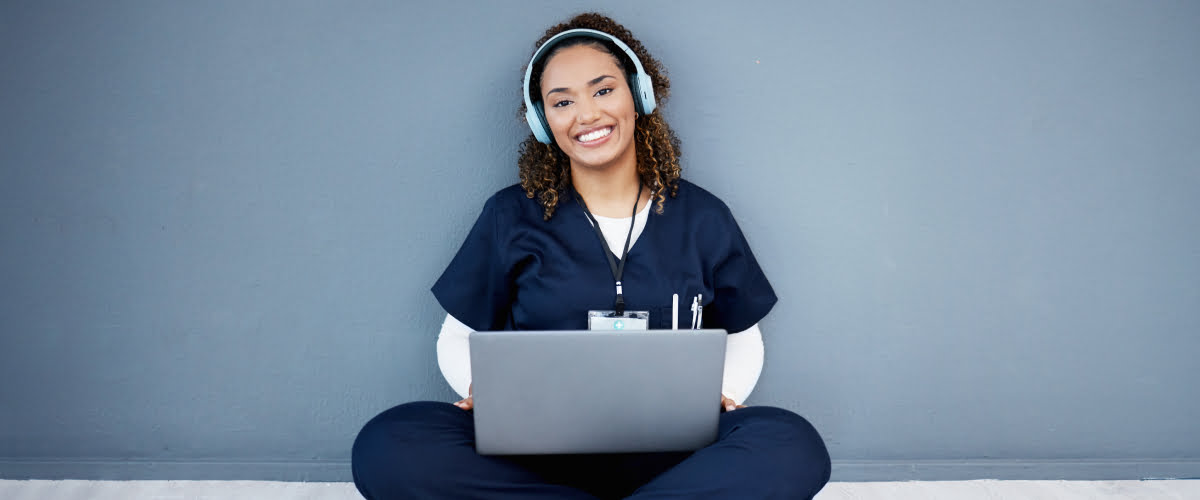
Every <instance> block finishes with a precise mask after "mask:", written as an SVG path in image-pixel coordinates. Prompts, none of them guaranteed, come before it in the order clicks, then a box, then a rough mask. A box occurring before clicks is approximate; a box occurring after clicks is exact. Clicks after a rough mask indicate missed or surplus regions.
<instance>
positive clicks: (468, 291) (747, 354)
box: [353, 14, 830, 499]
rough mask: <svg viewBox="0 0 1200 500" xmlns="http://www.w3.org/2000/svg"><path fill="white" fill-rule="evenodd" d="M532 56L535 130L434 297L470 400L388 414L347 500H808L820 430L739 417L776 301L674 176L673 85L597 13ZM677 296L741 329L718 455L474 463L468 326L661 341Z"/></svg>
mask: <svg viewBox="0 0 1200 500" xmlns="http://www.w3.org/2000/svg"><path fill="white" fill-rule="evenodd" d="M538 46H539V50H537V51H536V52H535V54H534V57H533V58H532V60H531V61H530V64H529V67H528V68H527V72H526V84H525V89H524V92H525V99H526V108H527V109H526V111H527V115H526V116H527V121H528V122H529V123H530V127H531V129H532V131H533V134H532V135H531V136H530V137H529V138H528V139H526V141H525V142H524V143H523V144H522V146H521V156H520V160H519V161H518V164H519V167H520V168H519V170H520V179H521V183H520V184H519V185H514V186H512V187H509V188H507V189H504V190H501V191H500V192H498V193H496V195H494V196H493V197H492V198H491V199H489V200H488V201H487V203H486V204H485V206H484V209H483V213H482V214H481V215H480V217H479V220H478V221H477V222H476V224H475V226H474V228H473V229H472V230H471V233H470V234H469V235H468V236H467V240H466V242H464V243H463V246H462V248H461V249H460V250H459V253H458V255H456V256H455V258H454V259H453V261H452V262H451V263H450V265H449V267H448V268H447V269H446V271H445V273H444V274H443V275H442V277H441V278H440V279H439V280H438V282H437V283H436V284H435V285H434V287H433V292H434V295H435V296H437V298H438V300H439V302H440V303H441V304H442V306H443V307H444V308H445V309H446V311H447V313H448V316H447V319H446V322H445V324H444V325H443V330H442V334H441V336H440V337H439V341H438V362H439V365H440V366H441V368H442V371H443V373H444V374H445V375H446V378H447V380H448V381H449V382H450V383H451V385H452V386H453V387H454V388H455V390H456V391H458V392H459V393H460V394H464V395H466V396H467V397H466V398H465V399H463V400H462V401H459V402H458V403H455V404H454V405H450V404H446V403H436V402H416V403H408V404H404V405H400V406H397V407H395V408H392V409H390V410H387V411H385V412H383V413H381V414H380V415H378V416H377V417H375V418H374V419H372V420H371V421H370V422H368V423H367V425H366V426H364V428H363V430H362V431H361V432H360V433H359V436H358V438H357V440H356V441H355V444H354V451H353V472H354V481H355V484H356V485H357V487H358V488H359V491H360V492H361V493H362V494H363V496H364V497H366V498H371V499H375V498H379V499H383V498H522V499H525V498H581V499H582V498H597V497H599V498H622V497H627V496H628V497H629V498H665V497H671V498H811V497H812V496H813V495H815V494H816V493H817V492H818V491H819V490H820V489H821V488H822V487H823V486H824V484H825V482H826V481H828V479H829V472H830V469H829V467H830V465H829V455H828V453H827V451H826V449H825V445H824V443H823V442H822V440H821V438H820V436H819V435H818V434H817V432H816V430H814V429H813V427H812V426H811V425H810V424H809V423H808V422H807V421H805V420H804V419H803V418H802V417H800V416H798V415H796V414H795V413H792V412H790V411H787V410H783V409H779V408H770V407H750V408H746V407H744V406H740V405H739V404H738V403H739V402H740V401H742V400H744V398H745V396H746V395H748V394H749V391H750V390H751V389H752V388H753V385H754V383H755V382H756V381H757V377H758V373H759V371H760V369H761V363H762V357H761V353H762V351H761V348H762V343H761V336H760V334H759V331H758V327H757V323H758V322H759V320H761V319H762V318H763V317H764V316H765V315H766V314H767V312H769V311H770V309H771V307H772V306H773V305H774V304H775V301H776V298H775V294H774V292H773V290H772V289H771V285H770V283H768V281H767V279H766V277H765V276H764V275H763V272H762V270H761V269H760V268H759V266H758V263H757V262H756V261H755V259H754V256H753V254H752V253H751V252H750V248H749V246H748V245H747V243H746V240H745V238H744V237H743V236H742V233H741V231H740V229H739V228H738V226H737V223H736V222H735V221H734V219H733V216H732V214H731V213H730V212H729V209H728V208H727V207H726V206H725V204H724V203H722V202H721V201H720V200H719V199H717V198H716V197H715V196H713V195H712V194H710V193H708V192H706V191H704V190H703V189H700V188H699V187H697V186H695V185H693V184H691V183H689V182H687V181H685V180H683V179H681V178H680V167H679V152H680V149H679V141H678V139H677V138H676V137H675V135H674V133H673V132H672V131H671V129H670V127H668V125H667V123H666V122H665V121H664V119H663V117H662V115H661V113H660V112H658V111H657V110H656V108H657V104H658V102H660V101H661V100H663V99H665V98H666V97H667V96H668V93H669V90H670V82H669V80H668V79H667V78H666V75H665V72H664V70H663V68H662V66H661V64H660V63H659V62H658V61H657V60H655V59H654V58H652V57H651V56H650V55H649V54H648V53H647V52H646V50H645V48H644V47H643V46H642V45H641V43H640V42H638V41H637V40H636V39H634V38H633V36H632V35H631V34H630V33H629V31H628V30H626V29H625V28H624V27H622V26H621V25H619V24H617V23H616V22H614V21H613V20H611V19H609V18H607V17H604V16H601V15H599V14H582V15H579V16H576V17H575V18H573V19H571V20H569V21H567V22H565V23H562V24H559V25H557V26H554V27H552V28H550V29H549V30H547V31H546V33H545V36H543V37H542V39H541V40H539V42H538ZM631 206H632V207H633V208H632V213H631V209H630V207H631ZM597 229H598V230H597ZM600 242H603V245H600V246H601V248H602V249H606V250H607V251H610V252H611V255H605V254H604V253H602V250H601V249H598V248H597V246H598V244H599V243H600ZM635 243H636V245H635ZM613 256H615V258H612V259H609V257H613ZM613 262H620V263H621V264H622V266H621V267H623V270H621V271H620V273H618V271H617V270H616V267H615V266H612V265H610V264H611V263H613ZM618 274H620V276H617V275H618ZM614 279H616V280H617V281H620V282H622V284H623V286H622V287H620V288H619V289H618V290H620V291H614V287H613V284H614V283H613V280H614ZM676 293H677V294H679V295H680V296H681V297H692V296H695V295H699V296H701V297H702V298H703V305H704V309H703V311H704V312H703V324H704V326H705V327H706V328H722V329H725V330H727V331H730V332H740V333H736V334H734V335H731V336H730V342H729V347H730V348H729V349H728V352H729V354H728V359H727V362H726V373H727V374H729V375H728V376H727V377H726V381H725V384H724V385H723V389H722V392H724V393H725V394H722V395H721V399H720V401H721V404H722V407H723V409H724V410H726V411H725V413H724V414H722V415H721V420H720V431H719V437H718V440H717V442H716V443H714V444H712V445H710V446H708V447H706V448H703V449H701V450H697V451H696V452H694V453H638V454H607V455H560V456H540V457H500V456H481V455H478V454H477V453H475V450H474V431H473V420H472V415H471V413H470V412H469V411H464V410H470V409H471V407H472V404H473V401H472V399H471V397H470V395H469V392H470V389H469V387H470V386H469V381H470V374H469V373H468V371H467V369H466V366H467V363H466V349H465V347H466V335H467V334H468V333H469V332H470V331H471V329H476V330H502V329H510V330H567V329H585V328H587V327H588V319H587V314H586V313H587V311H588V310H595V309H607V308H608V307H609V305H612V307H614V309H616V310H618V311H619V310H621V309H628V310H630V311H645V312H648V313H649V325H648V326H649V327H651V328H670V327H671V321H672V318H671V316H672V314H671V310H672V309H671V299H670V297H671V295H672V294H676ZM687 306H688V304H687V303H686V302H685V303H684V305H683V307H680V309H682V310H683V313H682V314H683V315H684V317H683V318H680V320H681V322H682V323H683V324H684V325H685V326H686V325H688V324H689V322H690V314H691V313H690V308H689V307H687ZM735 339H738V340H736V341H735ZM716 402H717V399H716V395H714V404H715V403H716Z"/></svg>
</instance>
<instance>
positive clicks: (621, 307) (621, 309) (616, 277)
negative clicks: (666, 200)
mask: <svg viewBox="0 0 1200 500" xmlns="http://www.w3.org/2000/svg"><path fill="white" fill-rule="evenodd" d="M575 201H577V202H579V206H581V207H583V213H584V215H586V216H587V218H588V220H589V221H591V223H592V229H595V230H596V236H597V237H599V238H600V246H601V247H602V248H603V249H604V256H605V257H608V268H609V269H610V270H611V271H612V275H613V281H615V282H616V286H617V300H616V301H615V302H614V303H613V310H614V311H615V312H616V313H617V315H618V316H621V315H624V314H625V294H624V293H623V292H622V291H621V276H623V275H625V260H626V259H628V258H629V242H630V241H631V240H632V239H633V225H634V223H635V222H637V206H638V202H640V201H642V183H641V182H638V194H637V199H635V200H633V216H632V217H630V219H629V234H627V235H625V250H624V251H623V252H622V253H621V265H620V266H618V265H617V263H616V262H615V261H614V260H613V257H614V256H613V253H612V250H609V248H608V241H607V240H605V239H604V233H603V232H601V231H600V223H599V222H596V217H595V216H593V215H592V212H591V211H590V210H588V207H587V204H586V203H584V202H583V197H582V196H579V192H576V193H575Z"/></svg>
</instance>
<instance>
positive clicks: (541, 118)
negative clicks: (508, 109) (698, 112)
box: [525, 28, 655, 144]
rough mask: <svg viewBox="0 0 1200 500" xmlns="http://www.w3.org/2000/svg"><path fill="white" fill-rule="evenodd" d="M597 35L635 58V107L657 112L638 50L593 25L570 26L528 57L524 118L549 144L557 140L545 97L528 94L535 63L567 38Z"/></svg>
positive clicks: (540, 139) (651, 85)
mask: <svg viewBox="0 0 1200 500" xmlns="http://www.w3.org/2000/svg"><path fill="white" fill-rule="evenodd" d="M577 37H586V38H595V39H597V40H605V41H609V42H612V43H613V45H616V46H617V48H619V49H621V51H623V52H625V55H627V56H629V59H630V60H632V61H633V68H634V69H635V70H636V71H637V73H636V74H635V75H634V76H633V77H632V78H630V79H629V90H630V91H631V92H633V107H634V109H636V110H637V112H638V113H641V114H642V115H648V114H650V113H653V112H654V108H655V104H654V82H653V81H652V80H650V75H648V74H646V70H645V69H643V68H642V62H641V61H639V60H638V58H637V54H634V53H633V50H632V49H630V48H629V46H628V45H625V43H624V42H622V41H620V40H618V39H617V37H615V36H612V35H610V34H608V33H605V32H603V31H596V30H590V29H583V28H579V29H573V30H567V31H564V32H562V33H559V34H557V35H554V36H553V37H551V38H550V39H549V40H546V43H543V44H542V46H541V47H538V49H537V52H534V53H533V58H532V59H530V60H529V66H528V67H527V68H525V121H526V122H527V123H529V129H530V130H532V131H533V136H534V137H536V138H537V140H538V142H540V143H542V144H550V143H552V142H554V135H553V134H552V133H551V132H550V124H549V123H548V122H547V121H546V111H545V110H544V109H543V108H542V106H543V105H542V100H541V98H540V97H539V98H538V99H536V100H535V99H534V98H533V96H531V95H529V79H530V78H531V77H532V76H533V67H534V65H536V64H537V63H538V61H539V60H541V58H542V57H543V56H545V55H546V54H548V53H549V52H550V49H551V48H553V47H554V46H555V45H557V44H558V43H559V42H562V41H563V40H566V39H568V38H577Z"/></svg>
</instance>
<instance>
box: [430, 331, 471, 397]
mask: <svg viewBox="0 0 1200 500" xmlns="http://www.w3.org/2000/svg"><path fill="white" fill-rule="evenodd" d="M471 331H472V330H471V327H469V326H467V325H465V324H463V322H462V321H459V320H457V319H455V318H454V316H451V315H449V314H447V315H446V321H443V322H442V331H441V332H440V333H438V340H437V359H438V367H439V368H441V370H442V376H443V377H445V378H446V383H448V384H450V388H451V389H454V392H457V393H458V395H459V396H461V397H463V398H465V397H467V393H468V392H469V389H470V386H471V346H470V343H469V340H470V335H471Z"/></svg>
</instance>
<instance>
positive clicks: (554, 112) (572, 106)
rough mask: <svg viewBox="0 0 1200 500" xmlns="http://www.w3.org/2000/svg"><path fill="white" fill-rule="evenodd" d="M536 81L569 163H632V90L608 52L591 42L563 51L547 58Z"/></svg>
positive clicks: (597, 165) (598, 165)
mask: <svg viewBox="0 0 1200 500" xmlns="http://www.w3.org/2000/svg"><path fill="white" fill-rule="evenodd" d="M541 83H542V103H543V106H544V109H545V111H546V121H547V122H548V123H549V124H550V131H551V132H552V133H553V134H554V142H556V143H557V144H558V147H559V148H561V149H562V150H563V152H564V153H566V154H567V157H568V158H570V159H571V166H573V167H585V168H597V169H602V168H606V167H609V166H612V165H614V164H617V163H620V162H622V161H636V160H635V159H636V157H637V156H636V153H635V152H634V148H633V132H634V127H635V125H634V123H635V121H636V119H637V115H636V114H635V110H634V107H633V94H632V92H631V91H630V89H629V84H628V83H627V82H626V80H625V73H624V72H622V71H621V67H620V66H618V65H617V61H616V59H614V58H613V56H612V55H611V54H609V53H608V52H605V51H603V50H600V49H597V48H596V47H593V46H590V45H576V46H573V47H567V48H565V49H562V50H560V51H558V53H556V54H554V55H553V56H551V57H550V60H548V61H546V67H545V69H544V70H543V71H542V82H541Z"/></svg>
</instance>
